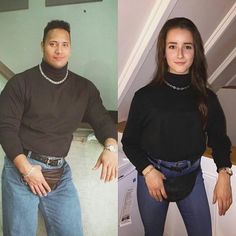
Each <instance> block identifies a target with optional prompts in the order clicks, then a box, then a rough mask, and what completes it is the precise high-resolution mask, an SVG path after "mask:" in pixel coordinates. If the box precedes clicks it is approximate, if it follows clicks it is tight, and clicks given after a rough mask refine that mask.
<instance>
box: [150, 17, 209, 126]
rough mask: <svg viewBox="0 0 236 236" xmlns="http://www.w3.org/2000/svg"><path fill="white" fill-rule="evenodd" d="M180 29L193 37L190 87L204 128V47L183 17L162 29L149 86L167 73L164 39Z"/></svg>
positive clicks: (161, 80) (191, 25)
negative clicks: (154, 72)
mask: <svg viewBox="0 0 236 236" xmlns="http://www.w3.org/2000/svg"><path fill="white" fill-rule="evenodd" d="M175 28H181V29H186V30H188V31H190V32H191V34H192V36H193V46H194V59H193V63H192V65H191V67H190V68H189V72H190V74H191V85H192V88H193V89H194V92H195V95H196V103H197V107H198V110H199V112H200V114H201V117H202V121H203V124H204V126H205V124H206V119H207V113H208V108H207V102H206V97H207V89H206V88H207V62H206V58H205V54H204V47H203V42H202V38H201V35H200V33H199V31H198V29H197V27H196V26H195V24H194V23H193V22H192V21H191V20H189V19H187V18H184V17H177V18H173V19H170V20H168V21H166V23H165V24H164V26H163V27H162V29H161V31H160V33H159V36H158V41H157V73H156V76H155V77H154V79H153V80H152V81H151V82H150V84H157V83H158V84H160V83H162V82H163V79H164V75H165V74H166V73H167V71H168V67H169V66H168V64H167V61H166V57H165V50H166V37H167V33H168V32H169V31H170V30H171V29H175Z"/></svg>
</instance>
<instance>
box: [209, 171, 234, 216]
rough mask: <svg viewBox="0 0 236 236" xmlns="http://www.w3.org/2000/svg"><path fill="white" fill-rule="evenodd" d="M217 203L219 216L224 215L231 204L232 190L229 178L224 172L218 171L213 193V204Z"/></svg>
mask: <svg viewBox="0 0 236 236" xmlns="http://www.w3.org/2000/svg"><path fill="white" fill-rule="evenodd" d="M216 202H218V209H219V215H220V216H221V215H225V213H226V211H227V210H228V209H229V207H230V205H231V204H232V189H231V184H230V176H229V175H228V174H227V173H225V172H224V171H220V172H219V175H218V180H217V182H216V185H215V189H214V193H213V204H215V203H216Z"/></svg>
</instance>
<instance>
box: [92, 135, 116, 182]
mask: <svg viewBox="0 0 236 236" xmlns="http://www.w3.org/2000/svg"><path fill="white" fill-rule="evenodd" d="M109 146H112V147H114V149H115V150H114V151H113V150H109V149H106V147H109ZM104 147H105V148H104V149H103V151H102V153H101V154H100V156H99V158H98V160H97V163H96V164H95V166H94V168H93V169H94V170H96V169H98V168H99V167H100V165H102V171H101V175H100V179H101V180H103V181H104V182H109V181H112V180H114V179H116V178H117V176H118V169H117V166H118V151H117V141H116V140H115V139H113V138H108V139H106V140H105V143H104Z"/></svg>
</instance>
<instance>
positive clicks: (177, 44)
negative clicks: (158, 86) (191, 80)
mask: <svg viewBox="0 0 236 236" xmlns="http://www.w3.org/2000/svg"><path fill="white" fill-rule="evenodd" d="M165 56H166V61H167V64H168V67H169V68H168V71H169V72H171V73H174V74H187V73H188V72H189V68H190V67H191V65H192V63H193V58H194V46H193V36H192V33H191V32H190V31H189V30H187V29H181V28H175V29H171V30H169V31H168V33H167V37H166V48H165Z"/></svg>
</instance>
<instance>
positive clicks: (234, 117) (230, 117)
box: [217, 88, 236, 146]
mask: <svg viewBox="0 0 236 236" xmlns="http://www.w3.org/2000/svg"><path fill="white" fill-rule="evenodd" d="M217 96H218V98H219V100H220V103H221V106H222V108H223V110H224V113H225V117H226V122H227V133H228V135H229V137H230V139H231V142H232V145H233V146H236V123H235V121H236V109H235V101H236V89H223V88H222V89H220V90H219V91H218V92H217Z"/></svg>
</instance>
